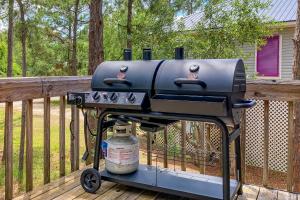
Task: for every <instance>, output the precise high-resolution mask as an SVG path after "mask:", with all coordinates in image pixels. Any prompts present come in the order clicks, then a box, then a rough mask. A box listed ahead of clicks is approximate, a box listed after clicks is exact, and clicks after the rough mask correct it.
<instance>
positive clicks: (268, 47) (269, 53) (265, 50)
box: [256, 35, 280, 77]
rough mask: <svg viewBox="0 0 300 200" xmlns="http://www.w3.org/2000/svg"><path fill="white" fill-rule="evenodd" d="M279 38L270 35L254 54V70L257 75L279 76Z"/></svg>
mask: <svg viewBox="0 0 300 200" xmlns="http://www.w3.org/2000/svg"><path fill="white" fill-rule="evenodd" d="M279 39H280V37H279V36H278V35H277V36H272V37H269V38H267V43H266V44H265V46H263V47H262V48H261V49H260V50H258V51H257V54H256V71H257V74H258V76H262V77H279V53H280V52H279Z"/></svg>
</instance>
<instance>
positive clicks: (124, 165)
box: [105, 122, 139, 174]
mask: <svg viewBox="0 0 300 200" xmlns="http://www.w3.org/2000/svg"><path fill="white" fill-rule="evenodd" d="M106 143H107V144H106V145H107V147H106V148H107V149H106V156H105V168H106V170H107V171H109V172H111V173H114V174H129V173H132V172H134V171H136V170H137V168H138V166H139V143H138V139H137V138H136V137H135V136H133V135H131V124H128V123H124V122H117V123H116V124H115V125H114V127H113V136H112V137H111V138H109V139H108V140H107V141H106Z"/></svg>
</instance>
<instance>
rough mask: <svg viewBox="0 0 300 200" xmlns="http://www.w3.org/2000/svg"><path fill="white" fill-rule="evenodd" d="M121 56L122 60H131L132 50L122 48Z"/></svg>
mask: <svg viewBox="0 0 300 200" xmlns="http://www.w3.org/2000/svg"><path fill="white" fill-rule="evenodd" d="M123 57H124V60H126V61H128V60H132V50H131V49H124V51H123Z"/></svg>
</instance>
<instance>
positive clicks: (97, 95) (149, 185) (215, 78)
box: [68, 48, 255, 200]
mask: <svg viewBox="0 0 300 200" xmlns="http://www.w3.org/2000/svg"><path fill="white" fill-rule="evenodd" d="M183 54H184V53H183V49H182V48H177V49H176V54H175V58H176V59H175V60H158V61H157V60H151V50H150V49H144V53H143V60H141V61H130V59H131V51H130V50H129V49H127V50H125V51H124V59H125V61H109V62H104V63H102V64H100V65H99V66H98V67H97V70H96V71H95V73H94V75H93V78H92V84H91V91H88V92H82V93H72V92H71V93H69V94H68V103H69V104H73V105H77V106H79V107H82V108H90V109H91V108H92V109H93V108H97V109H101V114H100V116H99V119H98V120H99V123H98V130H97V139H96V149H95V160H94V167H93V169H88V170H86V171H84V173H83V175H82V186H83V188H84V189H85V190H86V191H88V192H95V191H96V190H97V189H98V188H99V187H100V185H101V182H100V179H101V178H102V179H105V180H109V181H113V182H117V183H121V184H126V185H129V186H134V187H139V188H144V189H151V190H155V191H159V192H166V193H172V194H177V195H180V196H185V197H188V198H198V199H199V198H200V199H201V198H203V199H226V200H228V199H233V198H235V197H236V194H241V193H242V186H241V181H240V180H241V160H240V159H241V155H240V136H239V135H240V131H239V130H240V129H239V124H240V118H241V114H242V112H243V110H244V109H245V108H250V107H252V106H254V105H255V101H253V100H245V99H244V95H245V92H246V78H245V70H244V64H243V61H242V60H238V59H211V60H185V59H183ZM108 115H110V116H111V117H112V118H117V119H121V120H127V121H135V122H140V123H141V128H143V129H144V130H147V131H153V132H154V131H157V130H159V129H160V128H163V127H164V126H166V125H168V124H170V123H173V122H175V121H178V120H190V121H203V122H212V123H215V124H216V125H218V126H219V127H220V129H221V131H222V146H223V147H222V153H223V156H222V163H223V164H222V167H223V180H221V181H220V180H218V181H217V180H216V179H215V178H213V180H211V181H209V180H208V179H207V178H208V177H206V179H205V181H203V180H202V181H201V179H196V180H195V179H193V178H191V179H187V178H183V177H178V176H175V175H171V174H170V173H165V172H164V171H159V172H160V177H161V179H160V181H158V179H154V178H155V177H157V173H158V170H157V168H155V169H154V168H153V167H150V166H143V165H141V166H140V167H139V170H138V171H137V172H135V173H133V174H129V175H113V174H111V173H108V172H107V171H106V170H103V171H102V172H100V173H99V172H98V170H99V158H100V152H101V145H100V144H101V142H102V132H103V131H104V129H106V128H107V127H108V126H111V125H112V124H113V123H109V122H111V121H106V120H105V119H106V116H108ZM228 125H229V126H231V127H232V128H233V131H232V132H231V133H230V134H229V132H228V128H227V126H228ZM232 141H235V151H236V157H235V158H236V174H237V180H230V171H229V169H230V168H229V163H230V162H229V144H230V143H231V142H232ZM155 173H156V176H153V174H155ZM100 174H101V175H100ZM87 177H89V178H87ZM91 177H94V178H91ZM92 180H93V181H92Z"/></svg>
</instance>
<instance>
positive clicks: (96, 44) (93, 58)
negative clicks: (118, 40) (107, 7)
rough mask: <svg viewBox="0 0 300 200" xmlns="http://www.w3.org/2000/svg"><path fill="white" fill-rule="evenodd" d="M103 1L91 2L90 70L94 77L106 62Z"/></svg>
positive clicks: (89, 72)
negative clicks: (97, 68)
mask: <svg viewBox="0 0 300 200" xmlns="http://www.w3.org/2000/svg"><path fill="white" fill-rule="evenodd" d="M102 3H103V2H102V0H91V3H90V22H89V69H88V74H89V75H92V74H93V73H94V71H95V70H96V67H97V65H99V64H100V63H102V62H103V60H104V50H103V16H102Z"/></svg>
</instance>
